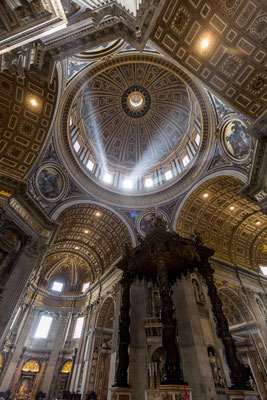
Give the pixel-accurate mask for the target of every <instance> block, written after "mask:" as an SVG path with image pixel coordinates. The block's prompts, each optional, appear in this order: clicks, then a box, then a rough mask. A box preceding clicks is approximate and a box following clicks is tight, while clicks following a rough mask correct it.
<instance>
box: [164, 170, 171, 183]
mask: <svg viewBox="0 0 267 400" xmlns="http://www.w3.org/2000/svg"><path fill="white" fill-rule="evenodd" d="M165 178H166V181H168V180H169V179H171V178H172V171H171V170H170V169H169V171H167V172H165Z"/></svg>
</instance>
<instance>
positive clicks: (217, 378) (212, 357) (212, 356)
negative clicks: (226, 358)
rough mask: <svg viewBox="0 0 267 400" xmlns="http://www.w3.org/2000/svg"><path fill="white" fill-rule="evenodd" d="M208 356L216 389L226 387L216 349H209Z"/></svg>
mask: <svg viewBox="0 0 267 400" xmlns="http://www.w3.org/2000/svg"><path fill="white" fill-rule="evenodd" d="M208 356H209V362H210V366H211V370H212V376H213V381H214V384H215V387H225V381H224V374H223V371H222V369H221V368H219V367H218V362H217V357H216V353H215V350H214V348H213V347H211V346H210V347H208Z"/></svg>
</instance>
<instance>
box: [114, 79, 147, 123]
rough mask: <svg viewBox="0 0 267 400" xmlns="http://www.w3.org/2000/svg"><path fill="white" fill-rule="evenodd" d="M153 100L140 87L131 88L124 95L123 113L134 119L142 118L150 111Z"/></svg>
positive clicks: (122, 102) (122, 101) (122, 100)
mask: <svg viewBox="0 0 267 400" xmlns="http://www.w3.org/2000/svg"><path fill="white" fill-rule="evenodd" d="M150 104H151V98H150V95H149V93H148V91H147V90H146V89H145V88H144V87H142V86H139V85H134V86H130V87H129V88H128V89H126V90H125V92H124V93H123V95H122V99H121V106H122V109H123V111H124V112H125V113H126V115H128V117H132V118H141V117H143V116H144V115H145V114H146V113H147V112H148V110H149V108H150Z"/></svg>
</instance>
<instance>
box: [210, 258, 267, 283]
mask: <svg viewBox="0 0 267 400" xmlns="http://www.w3.org/2000/svg"><path fill="white" fill-rule="evenodd" d="M209 261H210V263H211V264H212V265H213V266H214V267H217V268H218V269H220V270H224V271H227V272H231V273H232V274H233V275H236V271H237V272H238V273H239V275H240V276H244V277H246V278H249V279H251V280H253V281H257V282H258V283H259V282H260V281H261V282H262V283H264V284H266V285H267V277H265V276H264V275H261V274H259V273H257V272H255V271H252V270H250V269H247V268H244V267H240V266H239V265H234V264H231V263H229V262H227V261H223V260H220V259H218V258H216V257H210V259H209Z"/></svg>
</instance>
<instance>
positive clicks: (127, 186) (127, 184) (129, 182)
mask: <svg viewBox="0 0 267 400" xmlns="http://www.w3.org/2000/svg"><path fill="white" fill-rule="evenodd" d="M123 187H124V189H132V188H133V181H132V180H131V179H125V180H124V181H123Z"/></svg>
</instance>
